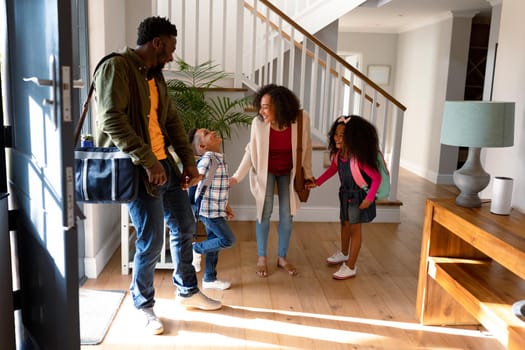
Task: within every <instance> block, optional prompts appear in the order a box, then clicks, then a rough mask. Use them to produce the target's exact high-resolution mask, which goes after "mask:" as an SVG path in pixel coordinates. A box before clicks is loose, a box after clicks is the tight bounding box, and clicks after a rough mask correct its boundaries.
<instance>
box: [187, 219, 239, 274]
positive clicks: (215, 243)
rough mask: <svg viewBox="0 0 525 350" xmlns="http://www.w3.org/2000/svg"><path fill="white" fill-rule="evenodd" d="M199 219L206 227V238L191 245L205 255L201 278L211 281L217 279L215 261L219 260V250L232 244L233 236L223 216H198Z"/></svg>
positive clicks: (233, 241)
mask: <svg viewBox="0 0 525 350" xmlns="http://www.w3.org/2000/svg"><path fill="white" fill-rule="evenodd" d="M199 219H200V220H201V221H202V223H203V224H204V226H205V227H206V235H207V239H206V240H205V241H201V242H197V243H195V245H194V246H193V250H195V251H196V252H197V253H199V254H205V255H206V262H205V269H204V277H203V280H204V281H205V282H213V281H215V280H216V279H217V269H216V268H217V262H218V261H219V251H220V250H222V249H225V248H229V247H231V246H233V244H234V243H235V236H234V235H233V232H232V230H231V229H230V226H228V222H227V221H226V219H225V218H223V217H220V218H207V217H204V216H200V217H199Z"/></svg>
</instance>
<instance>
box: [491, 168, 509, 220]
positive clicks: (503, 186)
mask: <svg viewBox="0 0 525 350" xmlns="http://www.w3.org/2000/svg"><path fill="white" fill-rule="evenodd" d="M513 183H514V179H512V178H510V177H503V176H496V177H495V178H494V180H492V201H491V204H490V212H491V213H493V214H498V215H509V214H510V211H511V210H512V207H511V204H512V185H513Z"/></svg>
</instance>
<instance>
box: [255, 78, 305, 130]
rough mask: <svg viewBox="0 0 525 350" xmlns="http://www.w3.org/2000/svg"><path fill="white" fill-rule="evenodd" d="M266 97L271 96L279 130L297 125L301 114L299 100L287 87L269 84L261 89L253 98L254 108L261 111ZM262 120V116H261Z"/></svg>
mask: <svg viewBox="0 0 525 350" xmlns="http://www.w3.org/2000/svg"><path fill="white" fill-rule="evenodd" d="M264 95H269V96H270V99H271V101H272V104H273V108H274V111H275V121H276V122H277V125H278V126H279V128H283V127H286V126H290V125H291V124H292V123H295V120H296V119H297V114H298V113H299V109H300V103H299V98H297V96H296V95H295V94H294V93H293V92H292V91H291V90H289V89H288V88H286V87H285V86H280V85H275V84H268V85H265V86H263V87H262V88H260V89H259V90H258V91H257V92H256V93H255V96H254V98H253V106H254V107H255V108H256V109H257V111H259V110H260V109H261V100H262V97H263V96H264ZM259 118H260V115H259Z"/></svg>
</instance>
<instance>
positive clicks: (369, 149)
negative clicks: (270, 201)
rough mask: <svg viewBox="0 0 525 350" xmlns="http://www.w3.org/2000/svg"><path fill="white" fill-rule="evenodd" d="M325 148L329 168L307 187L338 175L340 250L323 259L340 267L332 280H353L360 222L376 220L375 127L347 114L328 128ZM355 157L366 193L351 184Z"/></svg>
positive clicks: (376, 140)
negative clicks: (365, 186)
mask: <svg viewBox="0 0 525 350" xmlns="http://www.w3.org/2000/svg"><path fill="white" fill-rule="evenodd" d="M328 136H329V141H328V148H329V150H330V157H331V159H332V162H331V164H330V167H329V168H328V169H326V171H325V172H324V173H323V174H322V175H321V176H320V177H319V178H318V179H316V181H315V184H312V185H310V186H309V187H316V186H321V185H322V184H323V183H324V182H325V181H326V180H328V179H330V178H331V177H332V176H333V175H335V173H336V172H337V173H339V180H340V181H341V187H340V188H339V201H340V203H341V210H340V214H339V215H340V219H341V251H338V252H336V253H335V254H333V255H332V256H330V257H329V258H327V259H326V261H327V263H328V264H331V265H337V264H339V263H342V264H341V267H340V268H339V270H338V271H337V272H336V273H334V274H333V278H335V279H338V280H344V279H347V278H351V277H354V276H355V275H356V273H357V268H356V266H355V263H356V260H357V256H358V255H359V250H360V249H361V223H363V222H370V221H372V220H373V219H374V218H375V217H376V205H375V196H376V192H377V189H378V188H379V185H380V184H381V174H380V173H379V170H378V164H377V153H378V152H379V139H378V136H377V131H376V128H375V127H374V126H373V125H372V124H371V123H369V122H368V121H367V120H365V119H364V118H362V117H359V116H356V115H351V116H341V117H339V118H338V119H337V120H336V121H335V122H334V123H333V125H332V127H331V128H330V132H329V134H328ZM352 158H355V159H356V160H357V164H358V166H359V169H360V170H361V173H362V175H363V178H364V179H365V180H366V182H367V183H368V184H370V186H369V190H368V193H367V192H365V191H364V190H363V189H361V188H359V186H358V185H357V184H356V183H355V181H354V178H353V177H352V172H351V170H350V159H352Z"/></svg>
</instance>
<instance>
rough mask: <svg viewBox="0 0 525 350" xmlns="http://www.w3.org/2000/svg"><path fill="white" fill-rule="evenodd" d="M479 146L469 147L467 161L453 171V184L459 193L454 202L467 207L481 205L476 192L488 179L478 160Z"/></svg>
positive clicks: (481, 188)
mask: <svg viewBox="0 0 525 350" xmlns="http://www.w3.org/2000/svg"><path fill="white" fill-rule="evenodd" d="M480 153H481V148H479V147H469V149H468V156H467V161H466V162H465V164H463V166H462V167H461V169H458V170H456V171H454V176H453V178H454V184H455V185H456V186H457V188H459V190H460V194H459V196H457V197H456V204H457V205H459V206H462V207H467V208H479V207H481V200H480V199H479V196H478V193H479V192H481V191H482V190H483V189H484V188H485V187H487V185H488V184H489V181H490V175H489V174H488V173H487V172H485V170H483V167H482V166H481V160H480V157H479V156H480Z"/></svg>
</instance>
